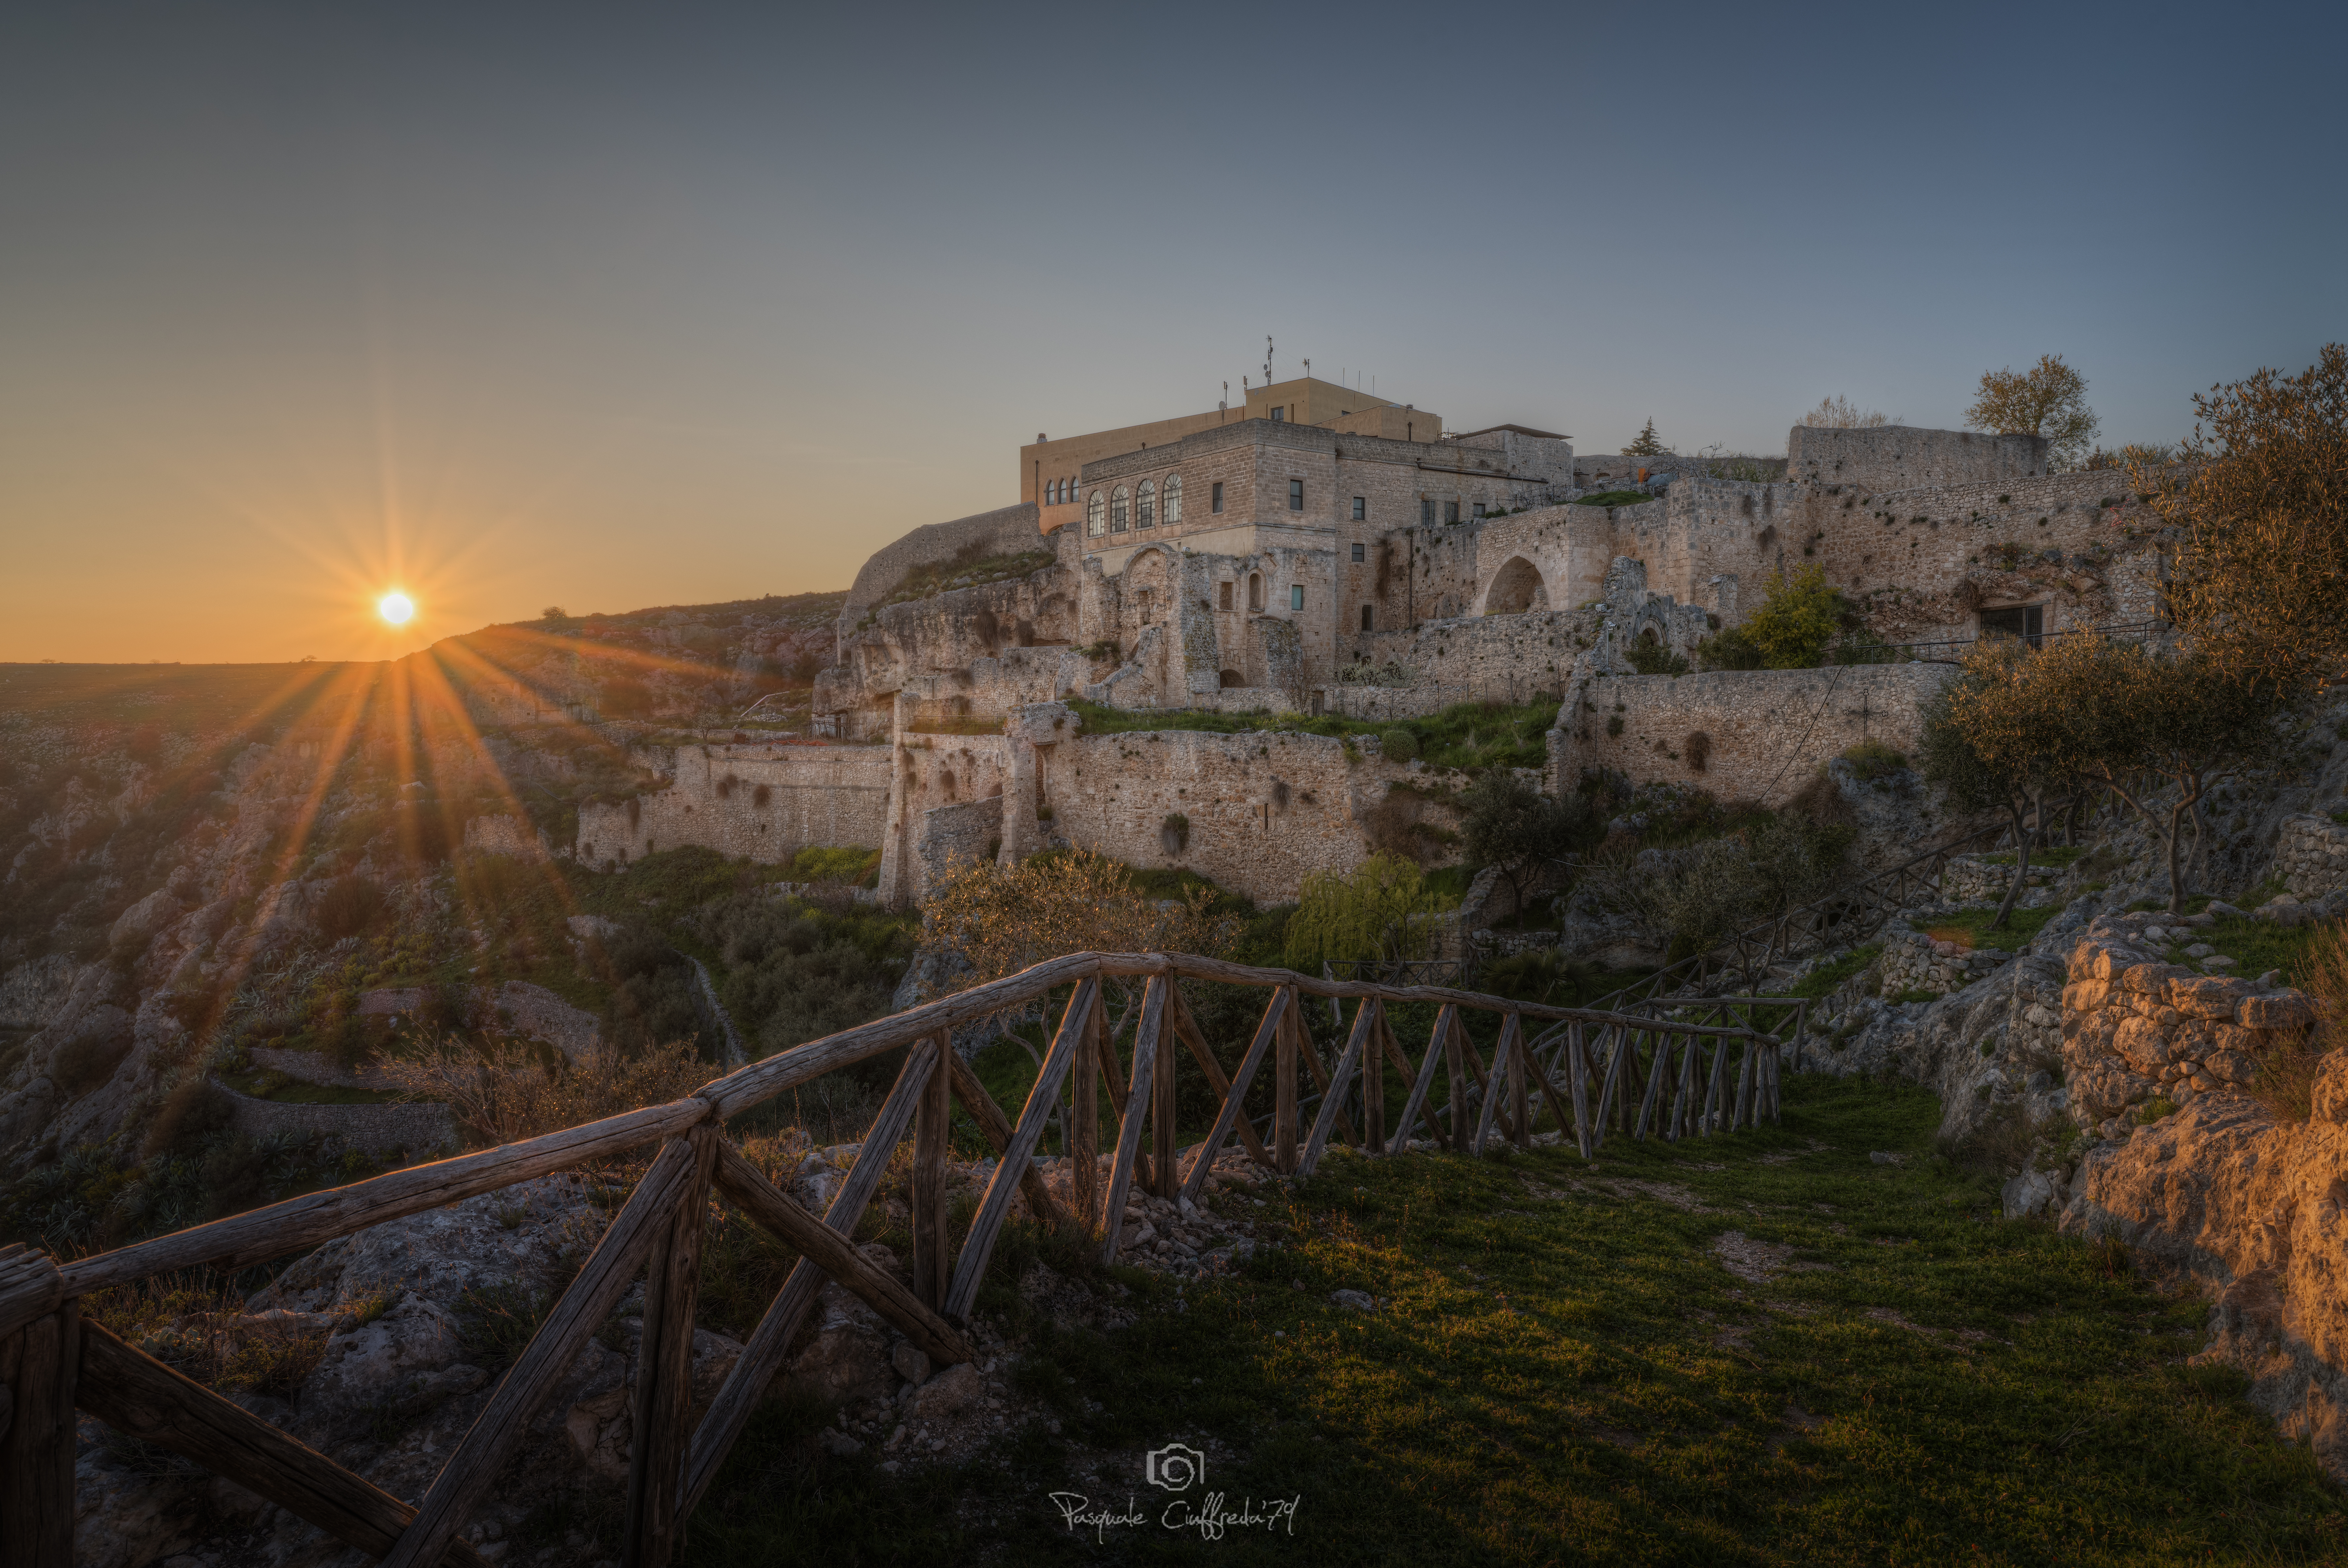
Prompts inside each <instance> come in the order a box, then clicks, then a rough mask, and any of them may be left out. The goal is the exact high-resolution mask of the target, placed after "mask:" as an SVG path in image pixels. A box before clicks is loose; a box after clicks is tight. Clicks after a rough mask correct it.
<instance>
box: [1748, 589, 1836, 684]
mask: <svg viewBox="0 0 2348 1568" xmlns="http://www.w3.org/2000/svg"><path fill="white" fill-rule="evenodd" d="M1762 593H1763V595H1764V596H1763V598H1762V601H1761V603H1760V606H1759V607H1758V608H1757V609H1756V610H1755V611H1754V612H1753V613H1752V614H1749V615H1747V616H1746V617H1745V621H1744V624H1742V625H1741V626H1739V627H1738V628H1737V630H1739V631H1741V632H1742V633H1743V634H1745V636H1746V638H1747V639H1748V640H1749V641H1750V642H1751V643H1752V645H1754V646H1755V647H1756V648H1758V649H1759V650H1760V651H1761V663H1762V667H1763V668H1765V669H1772V670H1807V669H1814V668H1816V667H1817V666H1818V663H1819V662H1820V661H1821V660H1822V659H1824V658H1825V657H1826V652H1827V647H1828V645H1829V644H1831V643H1832V642H1833V641H1834V640H1835V636H1836V634H1838V633H1839V632H1840V631H1841V630H1842V625H1843V622H1844V620H1845V618H1846V617H1847V616H1848V615H1849V614H1850V608H1849V604H1848V603H1846V602H1845V601H1844V599H1843V596H1842V591H1841V590H1840V589H1838V588H1834V587H1829V586H1828V583H1827V574H1826V572H1825V569H1824V568H1822V567H1818V566H1800V567H1797V568H1795V569H1794V571H1793V572H1792V573H1790V574H1789V573H1784V572H1773V573H1770V574H1769V575H1768V577H1767V578H1766V579H1765V580H1764V581H1763V583H1762Z"/></svg>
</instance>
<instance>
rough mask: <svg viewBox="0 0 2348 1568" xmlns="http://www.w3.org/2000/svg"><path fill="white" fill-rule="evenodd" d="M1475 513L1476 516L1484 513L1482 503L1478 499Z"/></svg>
mask: <svg viewBox="0 0 2348 1568" xmlns="http://www.w3.org/2000/svg"><path fill="white" fill-rule="evenodd" d="M1476 515H1477V516H1478V517H1481V516H1483V515H1484V503H1483V502H1482V501H1480V500H1479V501H1478V502H1477V503H1476Z"/></svg>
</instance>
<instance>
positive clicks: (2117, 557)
mask: <svg viewBox="0 0 2348 1568" xmlns="http://www.w3.org/2000/svg"><path fill="white" fill-rule="evenodd" d="M2125 483H2126V480H2125V479H2124V477H2122V476H2120V475H2117V474H2115V473H2112V472H2110V471H2107V470H2106V471H2092V472H2078V473H2050V472H2049V471H2048V465H2047V459H2046V449H2045V443H2044V441H2043V440H2041V439H2039V438H2035V437H2020V436H1985V435H1981V434H1978V433H1974V432H1971V431H1959V430H1928V429H1914V428H1906V427H1901V426H1890V427H1882V428H1863V429H1836V428H1810V427H1797V428H1794V429H1793V430H1792V431H1791V433H1790V434H1789V436H1788V438H1787V450H1786V457H1785V459H1783V461H1782V462H1779V461H1778V460H1777V459H1766V460H1755V459H1739V460H1736V461H1735V462H1734V463H1721V462H1705V461H1703V460H1701V459H1685V458H1680V457H1674V456H1671V455H1668V454H1666V455H1663V456H1661V457H1653V458H1632V457H1628V456H1623V455H1599V456H1589V455H1578V454H1576V453H1575V452H1574V450H1573V448H1572V446H1571V444H1570V441H1569V440H1568V439H1567V438H1566V437H1565V436H1564V435H1561V434H1555V433H1551V432H1550V431H1546V430H1542V429H1539V428H1531V427H1529V426H1523V425H1513V424H1511V425H1500V426H1495V427H1491V428H1486V429H1479V430H1473V431H1468V432H1465V433H1458V434H1454V433H1451V432H1448V431H1447V430H1445V428H1443V421H1442V419H1441V418H1440V416H1438V415H1437V414H1435V413H1433V412H1431V411H1429V410H1426V409H1422V408H1418V407H1414V406H1412V405H1408V404H1401V405H1397V404H1393V403H1388V402H1382V401H1377V400H1375V399H1370V398H1366V397H1364V396H1363V395H1362V394H1361V393H1360V392H1359V391H1358V390H1356V389H1352V388H1348V387H1341V386H1338V385H1336V384H1334V383H1330V382H1325V381H1318V380H1313V379H1309V378H1307V379H1301V380H1295V381H1289V382H1282V383H1275V384H1272V385H1270V386H1266V387H1260V388H1251V389H1250V390H1249V392H1248V395H1247V399H1246V402H1245V404H1244V406H1243V407H1239V408H1229V407H1219V408H1216V409H1214V410H1211V411H1208V412H1203V413H1200V414H1195V415H1189V416H1185V417H1181V418H1172V419H1167V420H1161V421H1158V422H1156V423H1153V424H1148V425H1139V426H1131V427H1127V428H1121V429H1115V430H1104V431H1098V432H1095V433H1093V434H1090V435H1086V436H1078V437H1073V438H1063V439H1060V440H1052V439H1049V438H1038V439H1037V440H1036V441H1035V443H1034V444H1032V445H1030V446H1027V447H1024V448H1022V449H1020V452H1019V487H1020V493H1021V496H1022V499H1021V500H1019V502H1018V503H1016V504H1014V505H1012V506H1008V507H1004V508H1003V509H1001V510H999V511H992V512H985V513H982V514H979V515H977V516H974V517H968V518H963V519H959V520H956V521H951V522H942V523H935V524H932V525H930V526H928V527H924V528H920V529H916V530H914V531H912V532H911V533H909V534H907V535H906V536H904V537H903V538H901V539H899V540H897V541H895V542H893V543H891V544H890V545H888V546H887V547H886V548H884V549H882V550H880V551H879V552H876V553H875V554H874V555H873V556H872V558H871V559H870V561H869V562H866V564H865V566H864V568H863V570H862V571H861V572H860V573H858V576H857V579H856V582H855V583H854V585H853V587H852V588H851V590H850V594H849V598H848V603H847V605H846V608H845V610H844V611H843V613H842V614H841V617H840V619H839V623H838V625H837V638H838V655H837V658H836V662H835V663H834V665H832V667H830V668H829V669H827V670H825V671H824V672H822V674H821V675H819V676H818V678H817V682H816V691H815V698H814V725H815V728H816V731H817V735H818V736H819V738H824V739H826V740H828V741H829V742H830V744H829V746H828V747H826V748H804V747H792V746H788V745H784V746H780V747H776V746H769V745H765V744H760V745H754V746H751V747H748V748H728V747H717V746H713V747H708V748H700V749H699V752H698V754H697V755H695V756H692V757H687V756H685V754H684V751H683V750H682V749H681V750H680V752H679V754H678V756H677V757H676V758H674V759H673V766H671V767H670V768H668V769H665V770H666V771H668V772H669V773H670V774H671V776H672V777H673V778H674V779H675V780H676V782H675V786H674V787H673V788H672V789H669V790H667V791H665V792H664V793H663V794H661V795H658V796H653V797H647V798H645V799H644V801H643V802H642V803H641V806H639V807H637V808H635V809H632V810H629V811H628V812H626V813H624V814H622V813H620V812H618V811H617V810H616V809H599V810H590V811H582V819H581V830H580V841H579V844H578V852H580V853H581V854H582V855H584V856H586V857H587V858H588V859H590V860H592V861H597V862H599V863H600V862H602V861H608V860H613V859H616V858H623V857H633V855H636V854H640V853H643V852H644V851H647V850H650V849H652V848H654V847H657V846H660V845H673V844H676V843H706V844H708V845H710V846H711V847H714V848H718V849H722V850H725V851H727V852H731V853H743V854H749V855H752V856H754V857H756V858H757V859H760V860H775V859H781V858H787V857H788V855H789V854H790V853H792V852H794V851H796V850H797V849H798V848H800V847H802V846H803V845H804V844H806V843H811V842H815V843H842V842H853V843H860V844H865V845H867V846H870V844H872V843H873V842H874V841H878V842H879V845H880V849H881V851H882V874H881V889H882V892H883V893H884V895H885V896H887V897H889V898H891V900H894V901H903V900H908V899H912V898H917V897H918V896H920V894H921V892H922V890H923V889H924V888H925V887H926V886H928V885H929V884H930V882H931V881H932V879H933V878H934V877H935V875H936V874H938V872H940V871H941V870H942V867H943V866H944V865H946V864H947V863H949V862H950V861H951V860H952V859H953V858H954V857H955V856H963V857H970V856H985V855H989V854H994V855H999V856H1003V857H1012V856H1016V855H1020V854H1025V853H1028V852H1031V851H1034V850H1035V849H1037V848H1040V847H1042V846H1043V845H1044V844H1045V843H1049V842H1067V843H1076V844H1083V845H1087V846H1090V847H1093V848H1097V849H1100V850H1102V851H1105V852H1107V853H1110V854H1112V855H1115V856H1116V857H1117V858H1118V859H1121V860H1125V861H1130V862H1132V863H1135V864H1180V865H1184V866H1187V867H1189V868H1190V869H1193V870H1196V871H1198V872H1200V873H1201V874H1203V875H1206V876H1209V877H1210V878H1212V879H1213V880H1215V881H1217V882H1221V883H1222V884H1223V885H1225V886H1228V887H1231V888H1233V889H1234V890H1236V891H1239V892H1244V893H1246V894H1248V895H1249V896H1251V897H1254V898H1258V899H1270V900H1273V901H1279V900H1282V899H1286V898H1291V897H1293V896H1294V892H1295V889H1296V886H1297V884H1298V882H1299V881H1300V880H1301V879H1302V878H1303V876H1304V875H1306V874H1309V873H1310V872H1313V871H1316V870H1335V871H1344V870H1347V869H1350V868H1351V867H1352V866H1353V865H1354V864H1355V863H1357V862H1358V861H1360V860H1361V859H1362V858H1364V857H1365V856H1366V855H1367V854H1369V853H1371V852H1373V851H1374V850H1375V848H1377V847H1379V845H1378V842H1377V841H1378V839H1379V837H1380V835H1381V833H1386V834H1391V833H1392V832H1393V831H1394V830H1396V827H1397V824H1400V826H1401V827H1403V828H1407V827H1408V826H1409V825H1410V823H1412V822H1421V821H1424V822H1429V823H1431V824H1432V825H1434V826H1436V827H1438V828H1440V827H1441V826H1443V825H1444V822H1443V813H1444V812H1445V811H1446V810H1447V806H1446V805H1444V803H1443V801H1442V799H1440V797H1441V796H1442V794H1443V792H1442V791H1440V790H1436V791H1432V792H1430V791H1429V790H1427V789H1423V788H1417V787H1415V786H1413V785H1412V784H1411V783H1410V781H1409V780H1408V779H1406V774H1407V773H1408V772H1409V771H1410V770H1411V769H1413V768H1415V767H1416V764H1407V765H1406V764H1399V763H1395V762H1389V761H1387V760H1386V759H1384V758H1380V757H1379V756H1378V755H1377V753H1376V749H1375V743H1374V742H1372V743H1369V744H1366V745H1352V746H1348V745H1344V744H1341V743H1340V742H1338V741H1336V740H1334V739H1329V738H1323V737H1316V736H1308V735H1302V734H1290V735H1282V736H1276V737H1264V736H1259V735H1256V734H1254V733H1253V732H1251V734H1250V735H1248V736H1229V735H1205V734H1200V733H1198V732H1181V731H1144V732H1127V733H1121V734H1113V735H1097V736H1095V735H1086V734H1085V733H1083V731H1082V725H1081V723H1080V721H1079V720H1078V719H1077V717H1076V714H1075V713H1074V712H1073V711H1071V710H1070V709H1068V708H1066V707H1063V706H1061V703H1060V699H1062V698H1065V697H1068V696H1084V697H1086V698H1088V699H1090V700H1092V701H1095V702H1099V703H1103V704H1106V705H1108V706H1112V707H1122V708H1128V709H1142V710H1147V709H1153V708H1221V709H1226V710H1252V709H1269V710H1272V711H1275V712H1282V711H1295V712H1304V713H1313V712H1321V711H1327V710H1334V711H1339V712H1343V713H1345V714H1347V715H1350V716H1353V717H1365V718H1382V717H1410V716H1414V715H1418V714H1425V713H1429V712H1433V711H1436V710H1437V709H1439V708H1441V707H1446V706H1448V705H1450V704H1453V703H1457V702H1460V701H1463V700H1467V699H1469V698H1475V699H1479V700H1498V701H1504V702H1509V703H1511V704H1515V705H1522V704H1524V703H1526V702H1528V701H1533V700H1539V701H1542V702H1545V703H1546V702H1550V701H1553V702H1555V704H1556V705H1557V706H1556V709H1555V713H1556V717H1555V719H1554V721H1553V727H1551V728H1550V730H1549V732H1548V734H1549V757H1550V764H1549V773H1550V783H1551V784H1552V786H1553V787H1564V786H1570V783H1571V782H1572V780H1573V779H1576V778H1578V777H1579V776H1580V774H1581V771H1582V770H1584V769H1593V768H1603V769H1609V770H1611V771H1612V772H1614V773H1617V774H1619V775H1621V776H1622V777H1623V778H1625V779H1629V780H1630V781H1632V782H1633V783H1639V782H1651V781H1670V782H1676V783H1682V784H1688V785H1692V786H1694V787H1699V788H1704V789H1709V790H1711V791H1713V792H1714V793H1715V794H1716V795H1719V796H1720V797H1722V798H1723V799H1738V800H1747V801H1752V802H1755V803H1756V804H1764V805H1766V804H1772V803H1775V802H1776V801H1779V800H1782V799H1784V798H1785V797H1786V796H1787V795H1789V794H1790V793H1791V792H1793V791H1794V790H1796V789H1799V788H1800V787H1801V786H1802V785H1803V784H1804V783H1806V782H1807V779H1809V778H1810V777H1812V776H1813V775H1814V774H1815V773H1816V772H1817V769H1818V766H1819V765H1820V764H1821V763H1822V762H1823V761H1824V759H1826V758H1831V757H1833V756H1835V755H1836V754H1838V752H1839V751H1841V750H1842V749H1843V748H1846V747H1848V746H1849V745H1850V744H1851V743H1852V742H1854V741H1857V740H1860V739H1882V740H1886V741H1889V742H1890V743H1891V744H1893V745H1894V746H1905V745H1910V744H1912V742H1913V739H1914V737H1915V732H1916V728H1917V725H1918V714H1919V710H1920V708H1921V705H1922V703H1923V702H1924V701H1925V699H1926V698H1928V697H1929V696H1931V693H1932V692H1933V691H1934V690H1937V689H1938V686H1939V685H1940V684H1941V681H1943V680H1944V679H1945V678H1946V676H1947V674H1948V672H1949V671H1950V670H1951V668H1952V665H1951V664H1950V663H1948V662H1946V661H1947V660H1948V659H1949V658H1952V656H1953V654H1954V652H1955V651H1956V650H1955V647H1954V645H1959V644H1962V643H1964V642H1967V641H1970V640H1971V639H1972V638H1974V637H1976V636H1978V635H1981V634H1998V633H2013V634H2023V635H2031V634H2052V633H2059V632H2064V631H2068V630H2074V629H2077V628H2080V627H2085V626H2109V625H2112V624H2125V623H2131V622H2141V621H2145V620H2148V619H2150V618H2151V617H2153V616H2155V615H2156V614H2157V613H2158V605H2159V581H2160V562H2161V548H2162V545H2161V540H2160V538H2159V535H2158V524H2157V520H2156V519H2155V518H2153V517H2152V516H2151V514H2150V512H2149V510H2148V509H2147V508H2146V507H2144V506H2143V505H2142V504H2141V503H2140V502H2139V501H2138V500H2137V498H2136V497H2135V496H2133V495H2130V494H2127V493H2126V492H2125V491H2124V490H2121V489H2120V488H2119V487H2121V486H2123V485H2124V484H2125ZM1625 492H1627V493H1625ZM1593 495H1602V496H1603V497H1604V499H1605V500H1609V501H1614V500H1622V501H1627V504H1614V505H1601V504H1594V503H1592V502H1591V501H1590V500H1589V499H1588V498H1591V497H1592V496H1593ZM1807 566H1815V567H1816V568H1818V570H1819V571H1820V572H1821V573H1823V574H1824V576H1825V577H1826V579H1827V581H1828V582H1829V583H1832V584H1833V585H1834V586H1836V587H1838V588H1839V589H1841V590H1842V591H1843V592H1844V593H1845V594H1846V595H1847V596H1848V597H1849V600H1850V601H1851V603H1853V604H1854V605H1855V606H1856V607H1857V608H1858V609H1859V612H1860V614H1862V616H1863V617H1864V618H1865V620H1866V622H1867V624H1869V627H1870V628H1871V629H1872V630H1873V631H1874V632H1875V633H1876V634H1878V635H1879V636H1880V637H1881V638H1883V639H1884V640H1885V641H1887V642H1890V643H1896V644H1902V645H1923V646H1922V647H1921V649H1920V650H1919V651H1921V654H1922V656H1923V658H1924V659H1925V660H1926V661H1928V662H1921V663H1919V662H1910V661H1903V662H1900V663H1892V664H1879V665H1836V666H1831V667H1828V668H1826V669H1820V670H1797V671H1742V672H1739V671H1721V672H1713V673H1704V674H1690V675H1684V676H1677V677H1674V676H1668V675H1654V676H1641V675H1638V674H1636V673H1634V668H1633V665H1632V660H1631V657H1630V655H1631V652H1632V648H1633V645H1636V644H1641V643H1645V644H1652V645H1657V647H1658V649H1659V650H1660V651H1663V652H1665V653H1677V654H1680V655H1694V652H1695V648H1696V645H1697V644H1698V643H1700V642H1701V641H1702V640H1703V639H1704V637H1705V636H1707V635H1710V634H1714V633H1715V632H1717V631H1719V630H1721V629H1723V628H1725V627H1729V626H1733V625H1735V624H1737V623H1738V622H1739V621H1740V620H1741V619H1743V617H1744V616H1745V615H1746V614H1748V613H1749V612H1750V610H1751V609H1752V608H1753V606H1755V605H1756V604H1757V603H1759V602H1760V601H1761V597H1762V595H1763V593H1764V591H1765V587H1766V583H1767V582H1768V581H1769V580H1770V578H1771V577H1772V575H1773V574H1776V573H1785V572H1787V571H1790V570H1794V569H1797V568H1802V567H1807ZM917 572H926V573H928V574H929V576H930V577H931V578H933V579H935V580H937V581H938V582H940V583H942V586H941V587H939V588H936V589H933V590H931V591H927V592H925V593H922V594H921V595H920V596H915V595H914V594H913V593H912V591H911V589H909V588H908V587H907V586H906V585H907V584H908V583H909V582H913V581H922V579H920V578H915V577H912V576H910V575H909V574H912V573H917ZM958 573H959V574H960V575H957V574H958ZM1932 645H1940V646H1939V647H1938V648H1937V649H1935V648H1934V647H1933V646H1932ZM1933 661H1938V662H1933ZM1693 662H1694V660H1693V659H1691V663H1693ZM736 786H748V788H736ZM1398 786H1399V788H1398ZM1405 819H1407V820H1405ZM1176 820H1180V821H1182V822H1184V823H1187V828H1186V829H1185V830H1184V831H1182V832H1179V833H1177V832H1174V831H1172V830H1171V829H1170V828H1169V824H1170V823H1173V822H1175V821H1176ZM1380 824H1383V826H1381V825H1380ZM1439 837H1440V835H1439V834H1438V835H1437V838H1438V839H1439Z"/></svg>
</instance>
